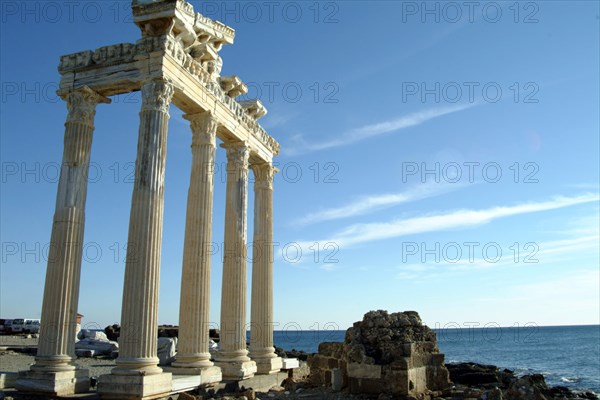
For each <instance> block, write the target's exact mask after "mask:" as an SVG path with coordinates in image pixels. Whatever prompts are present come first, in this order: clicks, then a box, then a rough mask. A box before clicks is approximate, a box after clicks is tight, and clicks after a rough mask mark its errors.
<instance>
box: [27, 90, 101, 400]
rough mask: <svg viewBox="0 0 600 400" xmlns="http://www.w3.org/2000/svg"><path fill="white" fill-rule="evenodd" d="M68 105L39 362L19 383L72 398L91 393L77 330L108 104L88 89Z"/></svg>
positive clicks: (68, 97)
mask: <svg viewBox="0 0 600 400" xmlns="http://www.w3.org/2000/svg"><path fill="white" fill-rule="evenodd" d="M63 98H64V99H65V100H66V101H67V109H68V114H67V121H66V123H65V136H64V150H63V159H62V166H61V171H60V180H59V182H58V190H57V194H56V208H55V211H54V221H53V223H52V234H51V237H50V253H49V255H48V268H47V270H46V283H45V288H44V299H43V304H42V316H41V326H40V339H39V344H38V351H37V355H36V357H35V364H34V365H32V366H31V369H30V371H23V372H22V374H21V375H20V378H19V379H18V380H17V383H16V386H17V388H18V389H19V390H23V391H35V392H38V393H39V392H42V393H50V394H53V395H69V394H73V393H77V392H83V391H86V390H88V389H89V376H88V371H87V370H82V369H78V368H77V366H76V365H74V363H73V362H74V360H75V328H76V324H77V323H76V316H77V304H78V301H79V278H80V273H81V257H82V250H83V232H84V225H85V201H86V196H87V178H88V170H89V164H90V152H91V146H92V136H93V132H94V117H95V114H96V105H97V104H98V103H110V100H109V99H107V98H106V97H103V96H101V95H99V94H98V93H96V92H94V91H93V90H91V89H90V88H88V87H83V88H80V89H77V90H74V91H72V92H70V93H67V94H65V95H63Z"/></svg>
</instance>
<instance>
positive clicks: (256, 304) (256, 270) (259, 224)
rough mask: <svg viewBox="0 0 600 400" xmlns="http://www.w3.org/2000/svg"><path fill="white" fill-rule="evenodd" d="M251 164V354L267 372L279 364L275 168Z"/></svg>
mask: <svg viewBox="0 0 600 400" xmlns="http://www.w3.org/2000/svg"><path fill="white" fill-rule="evenodd" d="M251 168H252V171H253V172H254V177H255V181H254V239H253V251H252V304H251V313H250V329H251V332H250V338H251V339H250V357H251V358H252V359H253V360H254V361H256V362H257V365H258V372H259V373H269V372H273V371H277V370H279V369H280V368H281V360H280V359H278V360H272V359H275V358H277V355H276V354H275V348H274V347H273V175H274V173H275V172H276V169H275V168H273V166H272V164H271V163H266V162H265V163H258V164H253V165H252V166H251ZM273 361H276V362H275V363H273ZM267 364H268V366H267ZM271 364H272V365H271ZM275 364H277V365H275Z"/></svg>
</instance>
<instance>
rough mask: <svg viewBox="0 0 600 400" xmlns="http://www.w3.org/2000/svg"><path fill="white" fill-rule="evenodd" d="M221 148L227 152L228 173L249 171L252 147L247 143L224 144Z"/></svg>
mask: <svg viewBox="0 0 600 400" xmlns="http://www.w3.org/2000/svg"><path fill="white" fill-rule="evenodd" d="M221 147H223V148H224V149H225V150H226V151H227V173H231V172H235V171H240V170H241V171H247V170H248V159H249V158H250V147H248V145H247V144H246V143H245V142H234V143H223V144H222V145H221Z"/></svg>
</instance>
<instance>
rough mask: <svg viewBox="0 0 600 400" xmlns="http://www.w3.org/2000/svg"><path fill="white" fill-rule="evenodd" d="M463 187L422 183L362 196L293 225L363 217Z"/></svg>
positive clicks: (306, 216) (304, 218)
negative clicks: (406, 188) (403, 189)
mask: <svg viewBox="0 0 600 400" xmlns="http://www.w3.org/2000/svg"><path fill="white" fill-rule="evenodd" d="M463 186H464V185H456V184H455V185H448V184H441V183H423V184H420V185H416V186H413V187H411V188H409V189H408V190H406V191H404V192H400V193H387V194H376V195H370V196H364V197H361V198H359V199H357V200H356V201H353V202H351V203H348V204H345V205H342V206H339V207H333V208H326V209H323V210H320V211H317V212H312V213H309V214H307V215H305V216H303V217H301V218H298V219H297V220H295V221H294V223H295V224H298V225H309V224H314V223H318V222H325V221H332V220H337V219H343V218H349V217H354V216H358V215H365V214H368V213H371V212H374V211H378V210H381V209H384V208H387V207H392V206H396V205H399V204H403V203H409V202H412V201H417V200H421V199H425V198H428V197H434V196H438V195H440V194H443V193H447V192H449V191H451V190H455V189H458V188H460V187H463Z"/></svg>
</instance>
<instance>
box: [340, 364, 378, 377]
mask: <svg viewBox="0 0 600 400" xmlns="http://www.w3.org/2000/svg"><path fill="white" fill-rule="evenodd" d="M347 368H348V376H349V377H350V378H367V379H380V378H381V365H369V364H358V363H349V364H348V367H347Z"/></svg>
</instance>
